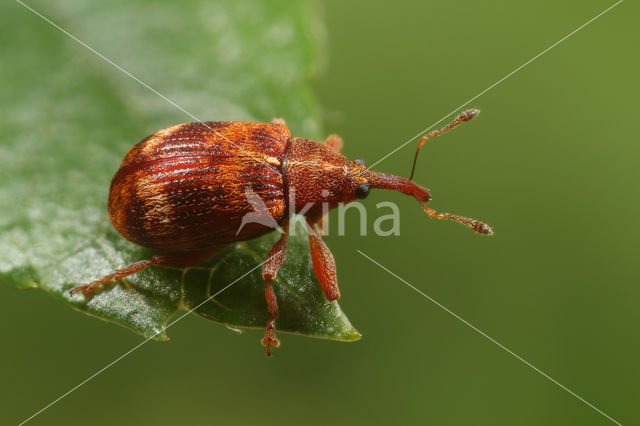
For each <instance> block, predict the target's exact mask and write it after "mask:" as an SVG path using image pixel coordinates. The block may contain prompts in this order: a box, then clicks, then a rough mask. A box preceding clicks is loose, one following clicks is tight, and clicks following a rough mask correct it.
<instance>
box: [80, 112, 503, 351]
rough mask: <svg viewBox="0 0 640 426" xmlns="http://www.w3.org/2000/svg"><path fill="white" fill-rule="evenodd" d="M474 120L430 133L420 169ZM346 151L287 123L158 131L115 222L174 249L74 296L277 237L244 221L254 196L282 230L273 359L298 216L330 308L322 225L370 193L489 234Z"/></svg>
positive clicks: (271, 258)
mask: <svg viewBox="0 0 640 426" xmlns="http://www.w3.org/2000/svg"><path fill="white" fill-rule="evenodd" d="M477 113H478V111H477V110H467V111H464V112H463V113H462V114H460V115H459V116H458V118H456V120H454V121H453V122H452V123H451V124H449V125H448V126H446V127H444V128H442V129H440V130H438V131H435V132H432V133H429V134H428V135H426V136H424V137H423V138H422V139H421V141H420V143H419V145H418V149H417V150H416V156H415V158H414V163H413V168H414V169H415V164H416V160H417V156H418V152H419V151H420V148H422V146H423V145H424V143H425V142H426V141H427V139H429V138H431V137H434V136H438V135H440V134H442V133H444V132H446V131H447V130H449V129H452V128H453V127H455V126H457V125H459V124H461V123H463V122H465V121H469V120H470V119H472V118H473V117H475V115H476V114H477ZM341 147H342V140H341V139H340V137H338V136H335V135H333V136H330V137H329V138H327V140H326V141H325V142H324V143H323V144H320V143H317V142H313V141H310V140H307V139H303V138H292V137H291V133H290V132H289V129H287V127H286V126H285V124H284V121H283V120H281V119H275V120H274V121H273V122H272V123H271V124H266V123H245V122H197V123H187V124H180V125H177V126H173V127H169V128H167V129H164V130H161V131H159V132H157V133H154V134H153V135H151V136H149V137H148V138H146V139H144V140H143V141H142V142H140V143H138V144H137V145H136V146H134V147H133V148H132V149H131V150H130V151H129V153H128V154H127V155H126V156H125V158H124V160H123V161H122V164H121V165H120V169H119V170H118V172H117V173H116V174H115V176H114V177H113V180H112V182H111V192H110V195H109V218H110V219H111V223H112V224H113V226H114V227H115V229H116V230H117V231H118V232H119V233H120V234H122V236H124V237H125V238H127V239H128V240H129V241H132V242H134V243H136V244H139V245H142V246H145V247H151V248H156V249H162V250H167V251H168V252H163V253H160V254H156V255H155V256H153V257H152V258H151V259H149V260H142V261H140V262H136V263H134V264H132V265H129V266H126V267H124V268H122V269H118V270H116V271H115V272H114V273H113V274H109V275H107V276H105V277H103V278H101V279H99V280H97V281H94V282H92V283H90V284H87V285H83V286H80V287H76V288H74V289H73V290H71V293H72V294H74V293H77V292H80V291H83V292H84V294H85V297H87V298H88V297H90V296H91V295H92V294H93V292H94V291H95V290H96V289H97V288H98V287H99V286H101V285H104V284H107V283H109V282H115V281H118V280H120V279H122V278H124V277H127V276H129V275H132V274H135V273H137V272H140V271H142V270H143V269H145V268H147V267H149V266H178V267H185V266H191V265H196V264H199V263H201V262H203V261H205V260H207V259H208V258H210V257H211V256H212V255H213V254H214V253H215V252H217V251H218V250H220V249H221V248H222V247H224V246H226V245H228V244H230V243H233V242H235V241H242V240H249V239H253V238H256V237H259V236H261V235H264V234H266V233H268V232H271V231H273V227H268V226H265V225H263V224H260V223H255V222H254V221H251V222H250V223H244V222H248V221H243V218H245V216H246V215H248V214H252V213H254V208H253V206H252V204H251V203H250V202H249V200H248V198H249V196H248V192H247V191H249V192H251V193H252V194H254V195H255V196H257V197H259V198H260V199H261V200H262V202H263V203H264V206H265V207H266V210H267V211H268V215H269V219H270V220H271V219H273V220H272V222H273V223H274V224H275V223H277V225H279V226H280V227H281V228H282V230H283V231H284V232H283V233H282V236H281V237H280V239H279V240H278V241H277V242H276V244H275V245H274V246H273V248H272V249H271V251H270V252H269V254H268V256H267V260H266V262H265V263H264V266H263V270H262V277H263V278H264V280H265V287H266V289H265V294H266V299H267V307H268V310H269V313H270V318H269V320H268V322H267V325H266V329H267V331H266V335H265V337H264V339H263V340H262V343H263V344H264V345H265V346H266V347H267V355H271V346H275V347H277V346H278V345H279V341H278V339H277V338H276V335H275V321H276V318H277V317H278V304H277V302H276V297H275V294H274V292H273V289H272V287H271V283H272V281H273V280H274V279H275V277H276V274H277V273H278V269H279V268H280V266H281V265H282V264H283V262H284V260H285V257H286V252H287V237H288V232H287V231H288V223H289V219H290V216H291V215H292V214H294V213H302V214H304V216H305V217H306V221H307V230H308V233H309V246H310V249H311V258H312V263H313V268H314V270H315V273H316V276H317V277H318V281H319V282H320V285H321V286H322V289H323V290H324V294H325V296H326V297H327V299H328V300H330V301H331V300H336V299H338V298H339V297H340V291H339V290H338V283H337V279H336V266H335V261H334V259H333V255H332V254H331V252H330V251H329V248H328V247H327V246H326V245H325V243H324V242H323V241H322V238H321V237H320V233H319V232H318V229H317V228H318V227H320V226H321V222H322V219H323V215H324V214H326V212H327V211H328V209H332V208H335V207H337V206H338V205H339V204H340V203H345V204H346V203H349V202H351V201H354V200H355V199H356V198H365V197H366V196H367V195H368V194H369V189H370V188H381V189H391V190H395V191H400V192H402V193H404V194H407V195H410V196H412V197H414V198H415V199H416V200H418V202H419V203H420V205H421V206H422V208H423V210H424V211H425V212H426V213H427V214H428V215H430V216H432V217H435V218H437V219H450V220H454V221H457V222H460V223H463V224H464V225H466V226H469V227H471V228H472V229H474V230H475V231H476V232H478V233H480V234H491V233H492V230H491V228H490V227H489V226H488V225H486V224H484V223H482V222H479V221H476V220H473V219H468V218H464V217H460V216H454V215H449V214H446V213H436V212H435V211H434V210H432V209H430V208H428V207H426V203H427V201H429V200H430V199H431V195H430V194H429V191H428V190H427V189H425V188H423V187H421V186H419V185H417V184H415V183H414V182H412V181H411V178H412V177H413V170H412V172H411V177H410V178H409V179H405V178H401V177H398V176H393V175H387V174H384V173H378V172H374V171H371V170H369V169H367V168H366V167H365V165H364V163H363V162H362V161H359V160H356V161H349V160H347V159H346V158H345V157H344V156H343V155H341V154H340V149H341ZM258 222H260V221H258Z"/></svg>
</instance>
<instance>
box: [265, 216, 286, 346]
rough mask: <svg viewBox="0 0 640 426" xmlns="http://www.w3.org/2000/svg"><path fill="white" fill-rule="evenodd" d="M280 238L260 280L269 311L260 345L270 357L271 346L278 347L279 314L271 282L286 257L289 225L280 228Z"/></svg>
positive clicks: (269, 256)
mask: <svg viewBox="0 0 640 426" xmlns="http://www.w3.org/2000/svg"><path fill="white" fill-rule="evenodd" d="M282 231H283V232H282V236H281V237H280V239H279V240H278V241H277V242H276V243H275V244H274V245H273V247H272V248H271V250H270V251H269V255H268V256H267V260H266V262H265V263H264V267H263V268H262V278H263V279H264V282H265V289H264V293H265V298H266V299H267V309H268V310H269V315H270V316H269V320H268V321H267V326H266V329H267V331H266V333H265V335H264V339H262V344H263V345H264V346H266V347H267V356H271V346H274V347H276V348H277V347H278V346H280V341H279V340H278V339H277V338H276V318H278V315H279V314H280V312H279V311H278V301H277V300H276V294H275V293H274V292H273V287H271V282H272V281H273V280H274V279H275V278H276V275H278V270H279V269H280V267H281V266H282V264H283V263H284V260H285V258H286V257H287V240H288V238H289V225H288V224H287V225H285V226H283V227H282Z"/></svg>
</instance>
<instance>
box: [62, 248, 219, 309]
mask: <svg viewBox="0 0 640 426" xmlns="http://www.w3.org/2000/svg"><path fill="white" fill-rule="evenodd" d="M224 247H225V246H224V245H222V246H215V247H211V248H208V249H205V250H198V251H180V252H173V253H158V254H156V255H155V256H153V257H152V258H151V259H147V260H141V261H140V262H136V263H132V264H131V265H128V266H125V267H124V268H120V269H116V270H115V272H113V273H112V274H109V275H105V276H104V277H102V278H100V279H99V280H96V281H93V282H91V283H89V284H85V285H81V286H79V287H75V288H73V289H71V290H70V291H69V293H70V294H76V293H79V292H81V291H82V292H84V297H85V298H86V299H88V298H90V297H91V295H93V293H94V292H95V291H96V290H97V289H98V288H99V287H100V286H102V285H106V284H109V283H110V282H116V281H120V280H121V279H123V278H126V277H128V276H130V275H133V274H136V273H138V272H140V271H142V270H144V269H147V268H148V267H149V266H175V267H186V266H195V265H198V264H200V263H202V262H204V261H205V260H208V259H209V258H210V257H212V256H213V255H214V254H216V253H217V252H219V251H220V250H222V249H223V248H224Z"/></svg>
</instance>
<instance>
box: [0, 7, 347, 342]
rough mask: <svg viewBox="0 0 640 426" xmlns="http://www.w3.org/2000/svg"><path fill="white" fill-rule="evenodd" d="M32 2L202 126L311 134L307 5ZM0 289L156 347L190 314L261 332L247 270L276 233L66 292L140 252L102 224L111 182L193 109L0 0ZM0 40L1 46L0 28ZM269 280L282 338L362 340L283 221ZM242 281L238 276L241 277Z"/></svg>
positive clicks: (255, 278) (314, 43) (315, 44)
mask: <svg viewBox="0 0 640 426" xmlns="http://www.w3.org/2000/svg"><path fill="white" fill-rule="evenodd" d="M108 3H109V4H108V5H107V4H103V2H89V3H86V2H82V3H80V2H78V3H76V2H63V1H54V2H46V3H45V2H30V3H28V4H29V6H30V7H33V8H34V9H35V10H37V11H38V12H40V13H41V14H42V15H44V16H46V17H47V18H49V19H51V20H52V21H53V22H55V23H56V24H58V25H60V26H61V27H62V28H64V29H65V30H67V31H68V32H69V33H71V34H73V35H74V36H76V37H77V38H78V39H80V40H82V41H83V42H85V43H87V44H88V45H90V46H91V47H93V48H94V49H96V50H97V51H99V52H100V53H102V54H103V55H104V56H106V57H108V58H110V60H112V61H113V62H115V63H117V64H119V65H121V66H122V67H123V68H124V69H126V70H127V71H129V72H130V73H132V74H133V75H135V76H136V77H137V78H139V79H140V80H142V81H144V82H145V83H146V84H148V85H149V86H150V87H153V88H154V89H155V90H157V91H159V92H161V93H162V94H163V95H164V96H166V97H167V98H169V99H171V100H172V101H173V102H175V103H176V104H178V105H180V106H181V107H182V108H184V110H186V111H189V112H190V113H191V114H193V116H195V117H197V118H198V119H203V120H220V121H222V120H236V121H239V120H253V121H269V120H270V119H271V118H273V116H281V117H284V118H285V119H286V120H287V123H288V125H289V128H290V129H292V131H293V132H294V134H300V135H304V136H306V137H318V136H319V133H320V132H319V128H318V124H317V123H318V121H319V120H318V115H319V113H318V108H317V106H316V105H315V103H314V99H313V98H312V96H311V95H310V90H309V89H308V86H307V84H308V80H309V78H310V77H311V76H313V74H314V72H315V70H316V69H317V67H318V58H319V57H320V52H321V51H322V50H321V41H322V40H321V37H320V34H321V31H320V27H319V23H318V22H317V21H316V16H317V13H316V11H315V10H314V7H313V2H311V1H309V2H288V1H274V2H269V5H268V6H267V5H266V4H265V2H263V1H260V0H252V1H238V2H224V3H222V4H216V5H212V4H210V3H209V2H206V1H189V2H181V3H177V2H175V3H172V2H149V3H138V2H131V1H115V2H108ZM0 16H2V18H0V19H1V21H0V24H2V25H4V24H5V23H6V22H8V21H19V22H21V23H22V25H16V26H14V27H15V28H16V31H17V33H16V34H12V35H11V40H8V39H6V40H0V43H1V44H2V45H3V47H4V48H5V58H10V60H6V61H5V62H4V63H3V67H2V68H0V78H1V79H2V81H3V82H11V84H8V85H6V86H5V87H4V88H3V91H2V92H1V93H0V129H2V130H1V132H0V180H1V182H2V183H1V184H0V259H1V261H0V280H3V281H6V282H8V283H10V284H12V285H14V286H16V287H36V286H37V287H39V288H41V289H43V290H45V291H46V292H48V293H50V294H51V295H53V296H55V297H56V298H58V299H60V300H63V301H64V302H66V303H69V304H71V305H72V306H73V307H74V308H75V309H77V310H79V311H82V312H84V313H87V314H89V315H93V316H96V317H98V318H101V319H104V320H107V321H110V322H113V323H116V324H119V325H122V326H124V327H128V328H130V329H131V330H133V331H135V332H137V333H140V334H142V335H144V336H155V338H158V339H166V334H165V330H164V327H165V326H166V325H167V324H169V323H170V321H171V320H172V319H174V318H176V317H177V314H178V313H180V312H181V311H188V310H190V309H192V308H194V307H196V306H198V305H199V304H201V303H202V302H203V301H205V299H206V298H207V297H208V296H210V295H212V294H215V293H216V292H217V291H219V290H221V289H223V288H224V287H225V286H227V285H229V284H231V283H233V285H231V286H230V287H229V288H228V289H226V290H224V291H223V292H221V293H220V294H219V295H217V296H216V297H214V298H213V299H212V300H210V301H207V302H206V303H204V304H202V306H200V307H198V308H196V309H195V311H194V312H195V313H197V314H198V315H201V316H203V317H205V318H207V319H210V320H212V321H216V322H220V323H223V324H226V325H228V326H231V327H260V328H261V327H264V324H265V323H266V320H267V317H268V314H267V309H266V302H265V299H264V282H263V280H262V278H261V268H260V267H259V265H260V263H261V262H263V261H264V260H265V258H266V255H267V253H268V251H269V249H270V248H271V246H272V245H273V243H274V242H275V241H276V239H277V238H278V237H279V235H278V234H277V233H272V234H270V235H267V236H265V237H263V238H259V239H257V240H254V241H250V242H242V243H238V244H235V245H232V246H230V247H228V248H227V249H225V250H224V251H222V252H220V253H219V254H218V255H217V256H215V257H214V258H213V259H211V260H210V261H209V262H206V263H204V264H202V265H200V266H198V267H193V268H186V269H176V268H150V269H148V270H145V271H143V272H141V273H138V274H136V275H133V276H132V277H130V278H129V279H127V280H123V281H122V282H120V283H118V284H115V285H111V286H107V288H105V289H103V290H102V291H100V292H98V293H97V294H96V295H95V296H94V297H93V298H92V299H91V300H90V301H89V302H85V301H84V300H83V298H82V297H81V296H80V295H76V296H73V297H72V296H70V295H69V294H68V290H69V289H70V288H72V287H74V286H77V285H80V284H84V283H87V282H89V281H92V280H94V279H96V278H99V277H101V276H102V275H105V274H107V273H110V272H111V271H112V270H113V269H115V268H118V267H122V266H125V265H127V264H130V263H132V262H135V261H138V260H141V259H146V258H149V257H150V256H151V255H152V254H153V253H152V251H150V250H148V249H144V248H141V247H138V246H136V245H134V244H131V243H129V242H128V241H126V240H124V239H123V238H122V237H121V236H120V235H118V234H117V232H116V231H115V230H113V228H112V227H111V225H110V223H109V220H108V217H107V211H106V205H105V204H106V198H107V195H108V188H109V182H110V179H111V176H112V175H113V173H114V172H115V171H116V170H117V169H118V165H119V163H120V161H121V159H122V157H123V156H124V154H125V153H126V152H127V151H128V150H129V148H130V147H131V146H132V145H133V144H135V143H136V142H137V141H138V140H140V139H142V138H143V137H144V136H146V135H148V134H150V133H152V132H154V131H156V130H159V129H162V128H165V127H168V126H170V125H174V124H177V123H181V122H186V121H195V119H194V117H193V116H189V115H187V114H185V112H183V111H181V110H180V109H178V108H176V107H175V106H174V105H171V104H170V103H168V102H166V101H165V100H164V99H162V98H161V97H159V96H158V95H157V94H155V93H153V92H152V91H150V90H149V89H148V88H145V87H143V86H142V85H141V84H140V83H139V82H136V81H135V80H133V79H131V78H129V77H128V76H126V75H125V74H124V73H122V72H121V71H119V70H117V69H116V68H114V67H113V66H112V65H111V64H109V63H107V62H106V61H104V60H102V59H101V58H99V57H98V56H96V55H95V54H93V53H92V52H90V51H89V50H88V49H86V48H85V47H83V46H81V45H79V44H78V43H77V42H75V41H74V40H72V39H71V38H69V37H68V36H66V35H65V34H63V33H62V32H60V31H59V30H58V29H56V28H54V27H53V26H52V25H50V24H49V23H47V22H45V21H44V20H43V19H41V18H40V17H38V16H36V15H35V14H34V13H32V12H31V11H29V10H28V9H26V8H24V7H21V6H20V5H19V4H17V3H16V4H13V5H6V4H5V5H3V6H0ZM2 37H8V35H7V34H6V32H5V33H3V36H2ZM296 231H297V232H295V235H293V236H292V237H291V239H290V242H289V253H288V256H287V261H286V262H285V264H284V266H283V268H282V269H281V271H280V273H279V276H278V279H277V280H276V281H275V282H274V290H275V292H276V296H277V298H278V303H279V307H280V312H281V316H280V318H279V319H278V322H277V328H278V330H279V331H287V332H291V333H299V334H303V335H307V336H312V337H322V338H329V339H335V340H342V341H350V340H357V339H358V338H359V337H360V334H359V333H358V332H357V331H356V330H355V329H354V328H353V326H352V325H351V324H350V323H349V321H348V319H347V318H346V316H345V315H344V314H343V313H342V311H341V310H340V307H339V306H338V304H337V303H335V302H333V303H329V302H327V301H326V299H325V298H324V295H323V294H322V290H321V288H320V286H319V284H318V282H317V280H316V278H315V275H314V273H313V271H312V267H311V262H310V256H309V249H308V243H307V241H306V231H305V230H303V229H302V228H296ZM253 268H255V269H254V270H253V272H251V273H249V274H248V275H247V276H244V277H243V275H244V274H246V273H247V272H248V271H250V270H251V269H253Z"/></svg>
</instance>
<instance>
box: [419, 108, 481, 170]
mask: <svg viewBox="0 0 640 426" xmlns="http://www.w3.org/2000/svg"><path fill="white" fill-rule="evenodd" d="M478 114H480V110H479V109H475V108H472V109H468V110H466V111H462V112H461V113H460V115H459V116H458V117H457V118H456V119H455V120H453V121H452V122H451V123H449V124H447V125H446V126H444V127H443V128H442V129H440V130H435V131H433V132H430V133H427V134H426V135H425V136H423V137H422V138H421V139H420V142H419V143H418V148H417V149H416V155H415V156H414V157H413V167H411V175H410V176H409V180H413V174H414V173H415V171H416V163H417V161H418V154H419V153H420V150H421V149H422V147H423V146H424V144H425V143H427V141H428V140H429V139H431V138H435V137H436V136H440V135H441V134H443V133H446V132H448V131H449V130H451V129H453V128H454V127H456V126H458V125H460V124H462V123H466V122H467V121H469V120H471V119H472V118H473V117H475V116H476V115H478Z"/></svg>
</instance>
